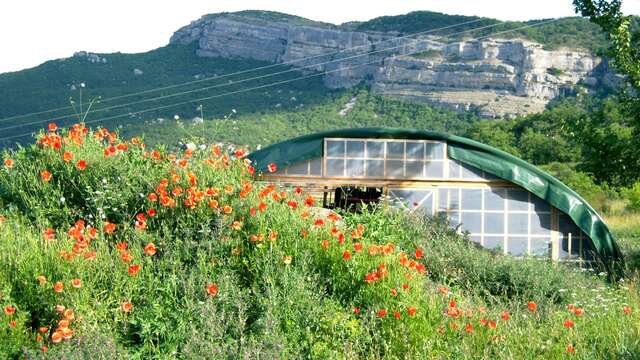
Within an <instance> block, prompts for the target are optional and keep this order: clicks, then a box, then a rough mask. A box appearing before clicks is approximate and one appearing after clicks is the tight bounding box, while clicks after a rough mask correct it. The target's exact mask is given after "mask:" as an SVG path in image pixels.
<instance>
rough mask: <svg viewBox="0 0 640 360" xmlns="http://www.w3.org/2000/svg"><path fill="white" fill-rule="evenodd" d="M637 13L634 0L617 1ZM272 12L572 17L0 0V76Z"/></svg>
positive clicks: (545, 4)
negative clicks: (219, 17) (208, 21)
mask: <svg viewBox="0 0 640 360" xmlns="http://www.w3.org/2000/svg"><path fill="white" fill-rule="evenodd" d="M623 3H624V4H625V6H624V9H623V10H624V11H625V13H628V14H634V15H638V14H640V0H624V1H623ZM248 9H260V10H273V11H280V12H284V13H288V14H293V15H298V16H302V17H306V18H309V19H312V20H317V21H324V22H330V23H334V24H341V23H343V22H347V21H354V20H358V21H364V20H369V19H372V18H375V17H378V16H383V15H400V14H405V13H407V12H410V11H415V10H431V11H439V12H444V13H447V14H459V15H478V16H486V17H492V18H497V19H501V20H530V19H541V18H550V17H561V16H573V15H574V13H573V8H572V6H571V0H446V1H445V0H368V1H354V0H351V1H348V0H321V1H317V0H314V1H309V0H304V1H303V0H181V1H173V0H166V1H165V0H161V1H158V0H155V1H149V0H54V1H51V0H1V2H0V34H1V35H0V40H1V41H0V49H2V50H1V51H0V73H2V72H7V71H16V70H21V69H25V68H29V67H33V66H36V65H38V64H40V63H42V62H44V61H46V60H50V59H56V58H62V57H69V56H71V55H73V53H74V52H75V51H79V50H86V51H91V52H101V53H105V52H116V51H121V52H129V53H130V52H141V51H147V50H151V49H154V48H157V47H159V46H163V45H166V44H167V43H168V41H169V38H170V37H171V34H172V33H173V32H174V31H175V30H177V29H178V28H180V27H181V26H184V25H186V24H188V23H189V22H190V21H192V20H195V19H198V18H199V17H200V16H202V15H204V14H209V13H216V12H222V11H238V10H248Z"/></svg>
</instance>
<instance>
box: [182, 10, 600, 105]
mask: <svg viewBox="0 0 640 360" xmlns="http://www.w3.org/2000/svg"><path fill="white" fill-rule="evenodd" d="M397 36H398V34H397V33H382V32H358V31H349V30H347V29H345V28H340V27H336V26H330V25H327V24H322V23H313V22H311V21H308V22H300V21H295V22H293V21H273V20H271V19H265V18H260V17H252V16H251V15H250V14H242V15H240V14H233V13H232V14H216V15H215V16H211V15H209V16H205V17H203V18H201V19H200V20H198V21H194V22H192V23H191V24H190V25H188V26H185V27H183V28H182V29H180V30H178V31H177V32H176V33H175V34H174V35H173V37H172V38H171V43H180V44H191V43H193V42H197V43H198V47H197V54H198V55H199V56H204V57H225V58H251V59H256V60H263V61H269V62H272V63H287V64H291V65H292V66H294V67H297V68H299V69H300V70H303V71H327V72H328V73H327V74H326V75H324V76H323V78H324V83H325V84H326V86H328V87H329V88H345V87H351V86H354V85H356V84H358V83H361V82H366V83H368V84H369V85H370V86H371V88H372V89H373V90H374V91H376V92H379V93H382V94H385V95H389V96H393V97H397V98H403V99H409V100H412V101H420V102H427V103H430V104H434V105H438V106H443V107H446V108H452V109H457V110H460V111H465V110H473V111H476V112H478V113H479V114H480V115H482V116H484V117H510V116H515V115H518V114H527V113H534V112H539V111H542V110H543V109H544V107H545V105H546V103H547V102H548V101H549V100H551V99H553V98H555V97H557V96H558V95H561V94H563V93H565V92H574V91H582V90H580V89H584V90H585V91H586V89H589V88H590V87H594V86H596V85H598V84H600V83H602V79H605V78H610V74H609V73H608V71H607V70H606V64H604V63H603V61H602V59H600V58H598V57H596V56H593V55H591V54H590V53H587V52H584V51H578V50H571V49H568V50H554V51H549V50H545V49H544V48H543V46H542V45H540V44H537V43H534V42H530V41H525V40H521V39H486V38H485V39H483V40H479V41H474V40H471V41H457V42H453V43H452V42H447V41H445V40H443V39H441V38H438V37H435V36H420V37H417V38H410V39H409V38H405V39H397Z"/></svg>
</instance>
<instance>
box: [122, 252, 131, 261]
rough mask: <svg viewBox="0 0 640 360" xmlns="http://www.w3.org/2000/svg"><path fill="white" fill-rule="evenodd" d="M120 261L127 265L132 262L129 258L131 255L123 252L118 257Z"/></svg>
mask: <svg viewBox="0 0 640 360" xmlns="http://www.w3.org/2000/svg"><path fill="white" fill-rule="evenodd" d="M120 259H121V260H122V262H125V263H128V262H131V261H132V260H133V256H131V254H129V253H128V252H126V251H124V252H122V254H121V255H120Z"/></svg>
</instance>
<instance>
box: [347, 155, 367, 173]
mask: <svg viewBox="0 0 640 360" xmlns="http://www.w3.org/2000/svg"><path fill="white" fill-rule="evenodd" d="M347 176H364V160H351V159H349V160H347Z"/></svg>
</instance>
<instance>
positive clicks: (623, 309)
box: [622, 306, 631, 315]
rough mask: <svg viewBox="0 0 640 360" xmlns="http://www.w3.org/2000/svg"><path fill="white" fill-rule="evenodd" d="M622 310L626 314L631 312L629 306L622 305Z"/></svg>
mask: <svg viewBox="0 0 640 360" xmlns="http://www.w3.org/2000/svg"><path fill="white" fill-rule="evenodd" d="M622 312H624V313H625V314H627V315H630V314H631V307H630V306H623V307H622Z"/></svg>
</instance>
